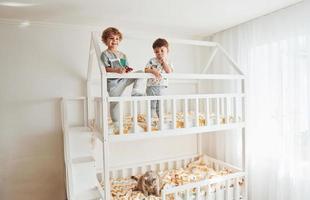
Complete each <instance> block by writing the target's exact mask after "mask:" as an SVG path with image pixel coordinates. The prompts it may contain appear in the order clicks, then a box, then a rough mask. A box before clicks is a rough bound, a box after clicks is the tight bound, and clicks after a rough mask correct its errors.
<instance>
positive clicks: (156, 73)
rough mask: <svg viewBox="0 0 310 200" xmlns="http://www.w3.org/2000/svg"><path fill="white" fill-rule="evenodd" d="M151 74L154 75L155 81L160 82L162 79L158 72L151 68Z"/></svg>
mask: <svg viewBox="0 0 310 200" xmlns="http://www.w3.org/2000/svg"><path fill="white" fill-rule="evenodd" d="M152 74H154V76H155V77H156V79H157V80H161V78H162V77H161V74H160V72H159V70H157V69H154V68H153V69H152Z"/></svg>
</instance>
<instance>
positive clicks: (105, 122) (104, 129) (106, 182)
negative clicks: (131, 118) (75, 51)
mask: <svg viewBox="0 0 310 200" xmlns="http://www.w3.org/2000/svg"><path fill="white" fill-rule="evenodd" d="M92 42H93V46H94V49H95V53H96V57H97V61H98V66H99V70H100V79H101V91H100V92H101V103H102V111H101V112H102V125H103V126H102V132H101V134H102V136H103V145H102V147H103V149H102V150H103V171H102V179H103V183H104V197H105V199H104V200H110V194H111V193H110V174H109V171H110V170H109V165H108V162H109V133H108V129H109V127H108V114H107V113H108V96H109V95H108V90H107V75H106V71H105V69H104V66H103V64H102V62H101V60H100V56H101V50H100V47H99V41H98V39H97V37H96V35H95V34H94V33H92Z"/></svg>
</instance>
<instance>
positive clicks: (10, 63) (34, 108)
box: [0, 22, 199, 200]
mask: <svg viewBox="0 0 310 200" xmlns="http://www.w3.org/2000/svg"><path fill="white" fill-rule="evenodd" d="M90 30H91V28H85V27H84V28H83V27H77V26H63V25H61V26H60V25H59V26H58V25H48V26H47V25H31V26H29V27H25V28H20V27H18V24H8V23H3V22H2V23H0V36H1V37H0V44H1V45H0V97H1V100H0V127H1V132H0V163H1V164H0V199H10V200H11V199H12V200H15V199H31V200H33V199H53V200H55V199H65V183H64V162H63V140H62V131H61V121H60V98H61V97H62V96H67V97H68V96H69V97H76V96H85V94H86V86H85V80H86V72H87V62H88V50H89V41H90ZM142 43H143V42H141V41H140V44H142ZM136 44H137V43H136V42H134V41H126V42H125V41H124V43H123V44H122V45H121V47H120V48H121V50H123V51H124V52H126V53H127V54H128V56H129V58H130V61H131V63H133V64H134V65H137V66H144V64H145V63H146V62H147V60H148V59H149V57H150V56H151V55H152V49H151V43H150V44H147V43H144V45H146V46H145V47H141V49H140V48H139V52H138V53H137V54H135V53H134V52H133V51H134V50H136V48H137V46H136ZM194 51H197V49H192V50H191V49H188V48H184V47H179V46H178V45H177V46H175V47H173V52H175V53H177V52H178V53H179V54H180V55H176V54H174V53H172V51H171V56H172V57H173V61H174V63H175V67H176V72H196V71H197V69H198V68H197V67H196V64H197V62H196V61H194V60H197V58H195V57H193V56H192V55H193V52H194ZM184 55H189V57H188V58H187V57H184ZM195 62H196V63H195ZM198 64H199V63H198ZM172 89H173V92H174V93H178V91H176V90H177V89H176V88H173V86H171V90H172Z"/></svg>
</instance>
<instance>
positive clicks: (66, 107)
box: [62, 33, 247, 200]
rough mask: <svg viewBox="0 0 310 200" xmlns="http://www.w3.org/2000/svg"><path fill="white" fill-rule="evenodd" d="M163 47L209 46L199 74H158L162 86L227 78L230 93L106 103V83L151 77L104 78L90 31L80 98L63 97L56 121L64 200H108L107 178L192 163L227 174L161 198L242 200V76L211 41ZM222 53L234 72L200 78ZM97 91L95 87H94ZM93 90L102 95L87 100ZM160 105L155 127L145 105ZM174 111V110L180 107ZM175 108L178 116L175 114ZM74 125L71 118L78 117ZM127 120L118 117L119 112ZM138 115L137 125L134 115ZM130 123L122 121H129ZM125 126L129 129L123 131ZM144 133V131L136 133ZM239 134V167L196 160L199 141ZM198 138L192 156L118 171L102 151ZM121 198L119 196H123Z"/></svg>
mask: <svg viewBox="0 0 310 200" xmlns="http://www.w3.org/2000/svg"><path fill="white" fill-rule="evenodd" d="M169 42H170V43H178V44H185V45H198V46H205V47H212V48H214V51H213V52H212V54H211V56H210V58H209V61H208V64H207V66H206V67H205V69H204V70H203V73H202V74H177V73H173V74H165V75H163V76H164V77H166V78H168V79H169V80H173V79H180V80H197V81H198V82H199V81H202V80H220V81H225V80H231V81H236V82H238V83H239V84H238V86H239V87H240V88H239V90H238V91H240V92H237V93H220V94H213V93H212V94H201V93H199V94H194V95H168V96H154V97H150V96H142V97H130V96H126V97H125V96H122V97H108V93H107V85H106V82H107V79H109V78H118V77H122V78H144V79H147V78H152V77H153V75H151V74H143V73H129V74H122V75H119V74H114V73H106V72H105V70H104V67H103V66H102V63H101V61H100V54H101V50H100V46H99V40H98V37H97V36H96V34H95V33H93V34H92V37H91V46H90V54H89V56H90V57H89V66H88V80H87V98H86V97H79V98H63V101H62V123H63V132H64V153H65V164H66V185H67V197H68V199H74V200H75V199H104V200H110V199H112V198H111V188H110V187H111V184H110V181H111V179H117V180H119V179H121V178H128V177H130V176H132V175H139V174H140V175H141V174H142V173H144V172H146V171H148V170H154V171H157V172H160V171H165V170H166V171H167V170H173V169H180V168H186V167H187V166H188V165H189V164H190V163H193V162H195V160H197V159H198V158H203V159H204V161H205V164H206V165H207V166H209V167H211V168H213V169H214V170H215V171H220V170H227V171H229V173H227V174H225V175H222V176H217V177H215V178H210V179H208V178H206V179H203V180H199V181H194V182H190V183H186V184H182V185H178V186H174V187H166V188H163V189H162V191H161V199H162V200H165V199H175V200H177V199H178V200H179V199H187V200H189V199H197V200H198V199H205V200H239V199H247V189H246V185H247V182H246V180H247V179H246V169H245V76H244V75H243V73H242V72H241V71H240V69H239V68H238V65H237V64H236V63H235V62H234V61H233V60H232V58H231V57H230V56H229V55H228V54H227V52H226V51H225V50H224V49H223V48H222V47H221V46H220V45H219V44H218V43H215V42H207V41H194V40H178V39H170V40H169ZM219 52H220V53H223V54H224V55H225V56H226V58H227V59H228V61H229V62H230V63H231V65H232V66H233V67H234V68H235V70H236V71H237V73H238V74H205V72H206V70H207V69H208V67H209V66H210V65H211V63H212V61H213V59H214V57H215V55H216V54H217V53H219ZM94 67H96V68H97V70H98V69H99V70H98V71H100V72H99V73H100V80H96V79H95V78H94V77H93V73H94V69H95V68H94ZM98 84H99V86H100V87H97V88H96V86H98ZM98 88H100V92H101V96H100V97H94V95H93V91H94V90H95V89H97V90H98ZM151 100H160V107H161V109H160V113H161V115H160V116H165V117H161V118H159V119H157V121H156V129H155V128H154V125H153V123H154V120H155V119H152V118H151V113H150V102H151ZM110 102H118V103H119V105H120V116H121V117H120V122H119V127H118V129H117V132H115V131H113V130H114V129H113V128H112V126H111V122H109V117H108V112H107V111H108V110H109V109H108V106H109V103H110ZM180 106H181V108H180ZM178 109H182V114H180V112H179V111H180V110H178ZM78 110H79V113H80V114H81V115H79V117H80V118H79V119H75V118H78V117H77V115H76V113H77V112H78ZM128 113H129V114H130V117H129V118H128V117H127V118H126V117H124V116H125V114H128ZM141 113H143V114H144V116H143V120H142V121H143V126H141V121H139V116H140V118H141V115H140V114H141ZM128 121H129V122H128ZM128 123H129V124H130V125H131V127H130V128H128V127H126V125H128ZM142 127H143V128H142ZM233 129H234V130H238V131H239V132H240V133H241V134H242V157H243V158H242V166H241V167H236V166H233V165H230V164H228V163H225V162H222V161H220V160H216V159H214V158H211V157H209V156H207V155H203V156H201V155H202V153H203V152H202V135H203V134H207V133H211V132H212V133H214V132H215V131H223V130H233ZM180 135H197V154H195V155H190V156H182V157H176V158H173V159H163V160H156V161H149V162H143V163H135V164H131V165H125V166H110V163H109V146H110V145H111V144H113V143H117V142H121V141H123V142H124V141H129V142H131V141H136V140H142V141H143V140H145V139H152V138H163V137H175V136H180ZM123 199H126V198H123Z"/></svg>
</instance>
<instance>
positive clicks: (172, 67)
mask: <svg viewBox="0 0 310 200" xmlns="http://www.w3.org/2000/svg"><path fill="white" fill-rule="evenodd" d="M169 64H170V68H171V69H172V71H174V66H173V64H172V63H171V62H170V63H169Z"/></svg>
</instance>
